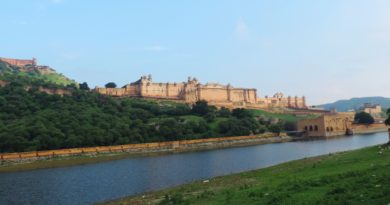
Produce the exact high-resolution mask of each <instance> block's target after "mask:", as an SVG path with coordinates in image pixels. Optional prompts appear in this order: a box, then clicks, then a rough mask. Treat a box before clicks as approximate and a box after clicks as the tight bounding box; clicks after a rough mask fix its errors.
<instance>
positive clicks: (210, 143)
mask: <svg viewBox="0 0 390 205" xmlns="http://www.w3.org/2000/svg"><path fill="white" fill-rule="evenodd" d="M381 132H382V131H380V132H379V131H376V132H372V131H370V132H367V133H361V134H362V135H365V134H373V133H381ZM270 135H272V136H270ZM338 137H344V136H333V137H329V138H338ZM321 138H322V137H313V138H305V137H291V136H287V135H286V134H284V133H282V134H281V135H275V134H270V133H267V134H263V135H261V136H240V137H224V138H209V139H203V140H200V141H199V140H187V141H186V140H184V141H171V142H163V143H145V144H162V146H160V147H158V148H156V147H151V146H149V147H148V146H145V144H136V145H137V146H141V147H142V148H139V147H136V148H130V149H127V150H124V149H121V150H119V151H118V150H111V151H99V150H103V148H102V147H96V148H85V149H88V150H89V151H90V152H80V153H78V154H69V153H66V154H64V155H54V156H53V155H49V156H45V157H28V158H22V159H20V158H16V159H12V160H0V174H1V173H10V172H20V171H31V170H36V169H50V168H60V167H70V166H78V165H85V164H93V163H101V162H107V161H111V160H121V159H127V158H137V157H155V156H161V155H167V154H175V153H184V152H197V151H207V150H215V149H226V148H233V147H245V146H255V145H260V144H271V143H283V142H290V141H302V140H303V141H304V140H317V139H321ZM191 141H192V143H191ZM194 141H195V142H194ZM110 147H111V148H112V147H113V146H107V147H106V148H107V149H110ZM121 147H123V146H121ZM76 149H77V148H76ZM69 150H75V149H69ZM43 152H45V153H51V152H52V151H43Z"/></svg>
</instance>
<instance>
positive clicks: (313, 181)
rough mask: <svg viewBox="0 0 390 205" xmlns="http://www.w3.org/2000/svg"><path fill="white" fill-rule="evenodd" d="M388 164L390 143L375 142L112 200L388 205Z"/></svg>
mask: <svg viewBox="0 0 390 205" xmlns="http://www.w3.org/2000/svg"><path fill="white" fill-rule="evenodd" d="M389 162H390V148H389V146H387V147H386V146H382V147H377V146H376V147H370V148H365V149H360V150H355V151H350V152H345V153H338V154H332V155H326V156H321V157H314V158H308V159H303V160H297V161H292V162H288V163H284V164H280V165H276V166H273V167H269V168H265V169H260V170H255V171H250V172H244V173H239V174H234V175H229V176H223V177H217V178H214V179H211V180H209V181H205V182H202V181H199V182H195V183H191V184H188V185H183V186H179V187H177V188H172V189H169V190H163V191H158V192H155V193H151V194H146V195H143V196H136V197H130V198H125V199H121V200H116V201H112V202H108V203H107V204H123V205H125V204H140V205H141V204H160V205H168V204H169V205H186V204H194V205H197V204H210V205H214V204H215V205H219V204H220V205H225V204H248V205H250V204H275V205H277V204H280V205H285V204H302V205H312V204H317V205H322V204H323V205H330V204H331V205H344V204H361V205H363V204H388V203H389V202H390V194H389V193H390V163H389Z"/></svg>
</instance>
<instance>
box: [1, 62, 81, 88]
mask: <svg viewBox="0 0 390 205" xmlns="http://www.w3.org/2000/svg"><path fill="white" fill-rule="evenodd" d="M0 73H1V75H0V79H2V80H5V81H7V77H9V76H10V75H14V76H20V77H27V78H31V79H32V80H34V79H35V80H41V81H43V82H47V83H52V84H56V85H61V86H67V85H78V84H77V83H76V81H74V80H71V79H69V78H68V77H66V76H64V75H63V74H60V73H57V72H56V71H55V70H54V69H52V68H50V67H47V66H32V65H31V66H23V67H19V66H13V65H10V64H8V63H5V62H2V61H0Z"/></svg>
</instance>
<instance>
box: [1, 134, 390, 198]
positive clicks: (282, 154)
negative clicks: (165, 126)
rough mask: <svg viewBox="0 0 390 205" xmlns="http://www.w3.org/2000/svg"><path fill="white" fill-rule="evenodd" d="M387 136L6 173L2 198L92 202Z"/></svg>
mask: <svg viewBox="0 0 390 205" xmlns="http://www.w3.org/2000/svg"><path fill="white" fill-rule="evenodd" d="M387 141H388V134H387V133H376V134H368V135H355V136H346V137H340V138H333V139H317V140H312V141H296V142H284V143H275V144H264V145H255V146H247V147H236V148H227V149H218V150H208V151H199V152H187V153H178V154H169V155H162V156H153V157H139V158H128V159H121V160H114V161H109V162H102V163H97V164H87V165H80V166H73V167H64V168H53V169H41V170H33V171H25V172H16V173H4V174H0V204H39V205H41V204H59V205H61V204H66V205H68V204H93V203H96V202H101V201H105V200H110V199H116V198H120V197H125V196H129V195H135V194H139V193H143V192H148V191H153V190H159V189H163V188H167V187H172V186H177V185H180V184H184V183H189V182H191V181H194V180H201V179H209V178H211V177H215V176H221V175H227V174H231V173H237V172H243V171H248V170H253V169H259V168H263V167H268V166H271V165H275V164H279V163H282V162H287V161H290V160H295V159H301V158H305V157H311V156H318V155H323V154H328V153H332V152H339V151H345V150H352V149H357V148H362V147H367V146H372V145H378V144H383V143H385V142H387Z"/></svg>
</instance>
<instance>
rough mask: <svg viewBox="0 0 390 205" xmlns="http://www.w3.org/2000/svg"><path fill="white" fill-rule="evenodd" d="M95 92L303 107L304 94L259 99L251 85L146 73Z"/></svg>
mask: <svg viewBox="0 0 390 205" xmlns="http://www.w3.org/2000/svg"><path fill="white" fill-rule="evenodd" d="M95 92H98V93H101V94H104V95H111V96H116V97H142V98H154V99H167V100H175V101H183V102H185V103H194V102H196V101H198V100H206V101H208V102H209V103H210V104H213V105H216V106H225V107H246V106H249V107H257V108H268V107H286V108H287V107H289V108H306V101H305V97H302V98H301V97H284V95H283V94H282V93H276V94H275V95H274V96H273V97H265V98H258V96H257V89H254V88H235V87H233V86H231V85H230V84H227V85H221V84H218V83H206V84H201V83H199V81H198V80H197V79H196V78H191V77H188V80H187V81H186V82H181V83H157V82H153V80H152V76H151V75H148V76H142V77H141V78H140V79H139V80H137V81H135V82H133V83H130V84H127V85H125V86H123V87H122V88H99V87H96V88H95Z"/></svg>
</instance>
